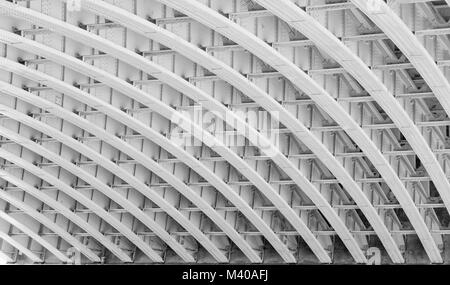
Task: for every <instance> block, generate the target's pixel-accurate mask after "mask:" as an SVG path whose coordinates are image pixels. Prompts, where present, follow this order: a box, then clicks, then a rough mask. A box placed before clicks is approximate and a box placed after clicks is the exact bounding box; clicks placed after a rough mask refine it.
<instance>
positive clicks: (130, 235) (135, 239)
mask: <svg viewBox="0 0 450 285" xmlns="http://www.w3.org/2000/svg"><path fill="white" fill-rule="evenodd" d="M0 157H1V158H3V159H6V160H8V161H10V162H12V163H13V164H15V165H17V166H19V167H21V168H22V169H24V170H26V171H28V172H30V173H31V174H33V175H34V176H36V177H38V178H40V179H42V180H45V181H47V182H48V183H49V184H50V185H53V186H55V187H57V188H58V189H59V190H61V191H62V192H64V193H65V194H67V195H68V196H70V197H72V198H73V199H75V200H76V201H78V202H79V203H81V204H82V205H84V206H85V207H87V208H88V209H91V210H92V211H93V212H94V213H95V214H96V215H97V216H99V217H100V218H102V219H103V220H104V221H105V222H107V223H108V224H110V225H111V226H112V227H114V228H116V229H117V230H118V231H119V232H120V233H122V234H123V235H124V236H125V237H126V238H127V239H128V240H130V241H131V242H132V243H134V244H135V245H136V246H137V247H138V248H139V249H140V250H142V252H143V253H144V254H146V255H147V256H148V257H149V258H151V259H152V260H155V261H157V262H162V259H161V257H160V256H159V255H158V254H157V253H156V252H155V251H154V250H153V249H152V248H151V247H150V246H149V245H148V244H146V243H145V242H144V241H143V240H142V239H141V238H140V237H139V236H137V235H136V234H135V233H134V232H133V231H132V230H131V229H129V228H127V227H126V226H124V225H123V224H122V223H121V222H120V221H119V220H117V219H116V218H114V217H113V216H112V215H111V214H110V213H108V212H107V211H105V209H103V208H102V207H100V206H99V205H97V204H96V203H95V202H93V201H92V200H90V199H89V198H87V197H86V196H84V195H83V194H81V193H80V192H78V191H76V190H75V189H73V188H72V187H70V186H68V185H67V184H66V183H64V182H62V181H61V180H59V179H58V178H56V177H54V176H52V175H51V174H49V173H47V172H45V171H44V170H43V169H41V168H39V167H37V166H35V165H33V164H32V163H30V162H28V161H26V160H24V159H21V158H20V157H17V156H16V155H14V154H12V153H10V152H7V151H5V150H3V149H0ZM36 193H37V192H36ZM42 195H45V194H42V193H41V196H42ZM41 196H39V197H36V198H38V199H40V198H41ZM46 199H51V198H47V197H46ZM67 218H68V219H69V217H67ZM85 224H87V223H85ZM97 236H99V234H98V233H97ZM99 241H100V240H99ZM100 242H101V241H100ZM116 251H117V250H116ZM124 256H126V258H125V261H126V262H131V259H130V257H129V256H128V255H124V254H123V253H121V255H120V256H118V257H119V258H124Z"/></svg>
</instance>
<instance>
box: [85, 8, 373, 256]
mask: <svg viewBox="0 0 450 285" xmlns="http://www.w3.org/2000/svg"><path fill="white" fill-rule="evenodd" d="M81 4H82V7H84V8H86V9H88V10H90V11H92V12H95V13H97V14H100V15H102V16H104V17H105V18H108V19H110V20H113V21H115V22H116V23H119V24H121V25H123V26H125V27H127V28H129V29H131V30H134V31H136V32H138V33H141V34H142V35H144V36H146V37H149V38H151V39H154V40H157V41H158V42H160V43H162V44H164V46H167V47H169V48H171V49H172V50H174V51H177V52H179V53H180V54H182V55H184V56H186V57H187V58H189V59H191V60H193V61H195V62H196V63H198V64H201V65H202V66H204V67H205V68H207V69H209V70H211V71H213V72H214V73H215V74H217V76H218V77H219V78H221V79H223V80H225V81H227V82H228V83H230V84H231V85H233V86H235V87H236V88H237V89H239V90H241V91H242V92H243V93H244V94H245V95H246V96H248V97H250V98H252V99H253V100H254V101H255V102H257V103H258V104H260V105H261V106H263V107H264V108H265V109H266V110H269V111H270V112H277V113H278V117H279V120H280V122H281V123H283V124H284V125H286V126H287V127H288V129H289V130H291V131H292V133H293V134H294V135H295V136H296V137H297V138H299V139H300V140H301V141H302V142H303V143H305V145H306V146H307V147H308V148H310V149H311V150H312V151H313V152H314V153H316V154H317V155H318V157H319V158H320V159H321V160H322V162H323V163H324V164H325V165H327V166H328V167H330V164H331V168H332V169H333V171H334V174H335V175H336V176H337V177H338V178H339V179H340V181H341V182H342V183H343V184H344V186H345V187H347V188H349V189H352V190H351V194H352V195H353V197H356V199H355V200H356V201H358V203H360V204H362V205H368V204H370V203H369V202H368V201H367V198H366V197H364V194H362V191H361V189H360V188H359V187H358V186H357V185H356V184H355V182H354V181H353V179H352V178H351V177H350V175H349V174H348V173H347V172H346V170H345V169H344V168H343V167H342V165H340V164H339V162H338V161H337V160H336V159H335V157H334V156H333V155H332V154H331V153H330V152H329V151H328V149H327V148H326V147H325V146H324V145H323V143H322V142H321V141H320V140H318V139H316V138H315V137H314V135H313V134H312V133H311V132H309V131H308V129H307V128H306V127H305V126H304V125H303V124H301V123H300V122H299V121H298V120H297V119H296V118H295V117H294V116H293V115H292V114H290V113H289V112H288V111H287V110H286V109H284V108H283V107H282V106H281V105H280V104H278V103H277V102H276V101H275V100H274V99H273V98H271V97H270V96H269V95H268V94H267V93H265V92H263V91H262V90H261V89H259V88H258V87H257V86H256V85H254V84H253V83H251V82H250V81H249V80H248V79H247V78H245V77H244V76H242V75H241V74H240V73H239V72H237V71H235V70H234V69H233V68H231V67H230V66H228V65H226V64H224V63H223V62H221V61H220V60H218V59H216V58H214V57H213V56H211V55H209V54H208V53H207V52H205V51H203V50H201V49H200V48H197V47H195V46H194V45H192V44H190V43H189V42H187V41H185V40H183V39H182V38H180V37H179V36H177V35H175V34H173V33H170V32H169V31H167V30H165V29H162V28H160V27H158V26H157V25H155V24H152V23H150V22H148V21H146V20H144V19H142V18H139V17H137V16H135V15H133V14H131V13H128V12H126V11H125V10H123V9H120V8H117V7H115V6H113V5H109V4H107V3H105V2H99V1H91V0H88V1H82V2H81ZM299 130H301V131H299ZM370 214H372V215H374V214H375V215H376V212H375V211H372V212H371V213H370ZM380 222H381V220H380ZM346 245H347V246H348V247H349V250H350V252H352V254H353V256H354V257H355V260H357V261H358V262H364V260H365V257H364V256H363V254H362V252H361V250H360V249H359V248H358V247H357V244H355V243H354V242H347V244H346Z"/></svg>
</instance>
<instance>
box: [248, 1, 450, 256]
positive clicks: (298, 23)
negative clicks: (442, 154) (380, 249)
mask: <svg viewBox="0 0 450 285" xmlns="http://www.w3.org/2000/svg"><path fill="white" fill-rule="evenodd" d="M256 2H258V3H259V4H260V5H262V6H264V7H265V8H267V9H268V10H269V11H271V12H272V13H273V14H274V15H276V16H277V17H279V18H280V19H282V20H283V21H285V22H286V23H288V24H289V25H290V26H292V27H293V28H295V29H296V30H298V31H299V32H301V33H302V34H303V35H305V36H306V37H308V38H309V39H310V40H312V41H313V42H314V43H315V44H316V45H317V46H318V47H319V48H320V49H322V50H323V51H325V52H326V53H327V54H328V55H330V56H331V57H333V59H334V60H336V61H337V62H338V63H339V64H341V65H342V66H343V67H344V68H345V70H346V71H348V72H349V73H350V74H351V75H352V76H353V77H354V78H355V79H357V80H358V82H359V83H360V84H361V86H363V87H364V88H365V89H366V90H367V91H368V92H369V94H371V95H373V97H374V99H375V100H376V101H377V102H378V104H379V105H380V106H382V107H383V108H385V107H387V106H390V107H391V108H392V109H390V110H392V111H391V112H390V113H389V115H391V114H393V112H394V106H397V107H396V109H398V111H397V112H395V113H396V115H397V116H401V114H402V113H403V118H405V117H406V116H407V114H406V113H405V112H404V110H403V109H402V108H401V105H400V104H399V103H398V102H396V99H395V98H394V97H393V96H392V95H391V94H389V92H388V90H387V89H386V87H385V85H384V84H383V83H382V82H381V81H380V80H379V79H378V77H377V76H376V75H375V74H374V73H373V72H372V71H371V70H370V69H369V68H368V67H367V66H366V65H365V64H364V62H363V61H362V60H361V59H360V58H359V57H358V56H357V55H355V54H354V53H353V52H352V51H351V50H350V49H349V48H348V47H346V46H345V45H344V44H343V43H342V42H341V41H340V40H339V39H337V38H336V37H335V36H334V35H333V34H332V33H331V32H329V31H328V30H327V29H326V28H324V27H323V26H322V25H321V24H320V23H319V22H317V21H316V20H315V19H314V18H313V17H311V16H309V15H308V14H307V13H306V12H305V11H304V10H302V9H301V8H299V7H297V6H296V5H295V4H294V3H292V2H290V1H287V0H280V1H277V2H276V3H275V2H272V1H268V0H256ZM433 64H434V63H433ZM444 80H445V81H447V80H446V79H445V78H444ZM449 87H450V85H449ZM375 90H377V91H375ZM372 93H374V94H372ZM388 100H389V101H388ZM449 102H450V101H449ZM394 103H395V104H394ZM394 121H395V120H394ZM396 122H398V123H397V125H400V126H405V127H406V128H412V127H413V126H414V124H413V123H412V122H411V121H410V122H409V123H410V126H411V127H407V125H405V123H404V122H408V121H407V120H401V121H400V120H397V121H396ZM416 136H419V137H418V138H416ZM421 137H422V136H420V132H419V131H418V130H416V134H415V135H414V136H413V138H415V140H416V141H420V139H419V138H421ZM410 138H411V137H409V139H410ZM408 141H410V140H408ZM410 142H411V141H410ZM418 145H420V146H421V147H419V150H422V148H425V150H424V151H423V153H425V154H426V153H427V150H426V149H428V150H429V151H430V153H431V150H430V149H429V147H428V145H427V144H426V143H425V141H422V142H419V143H416V144H415V146H416V148H415V149H414V150H416V149H417V146H418ZM363 150H364V149H363ZM378 152H379V151H378ZM366 153H367V154H369V155H370V156H369V158H370V159H371V160H372V162H373V164H374V165H375V166H376V167H377V169H378V170H379V172H380V174H381V175H382V176H383V177H394V176H393V174H392V171H393V170H392V169H391V168H390V167H389V166H388V164H387V163H388V162H387V161H386V160H385V159H384V158H383V157H382V156H381V155H379V156H377V155H376V154H373V153H372V152H371V151H367V152H366ZM431 156H432V157H434V156H433V154H432V153H431ZM422 157H423V156H422ZM422 157H421V158H422ZM426 157H427V159H428V160H430V159H431V158H430V157H429V155H428V156H426ZM436 163H437V161H436ZM383 164H384V166H381V165H383ZM380 166H381V167H380ZM436 167H438V168H439V165H438V164H436V165H434V166H433V167H431V168H432V169H435V168H436ZM389 170H391V171H389ZM427 170H428V168H427ZM442 174H443V173H442ZM444 178H445V177H444ZM435 179H437V178H436V177H435ZM435 179H434V180H435ZM439 179H442V177H441V178H439ZM445 179H446V178H445ZM434 180H433V182H434ZM387 183H388V182H387ZM388 185H389V186H390V188H391V190H392V192H393V193H394V195H395V196H396V197H397V199H398V201H399V203H400V204H401V205H402V208H403V209H404V210H405V213H406V215H407V216H408V218H409V220H410V221H411V223H412V225H413V227H414V228H415V229H416V232H417V234H418V236H419V238H420V240H421V242H422V244H423V246H424V248H425V250H426V251H427V253H428V256H429V258H430V260H431V261H432V262H441V256H440V253H439V249H438V247H437V245H436V243H435V242H434V240H433V237H432V235H431V233H430V230H429V229H428V227H427V226H426V224H425V221H424V219H423V218H422V216H421V214H420V213H419V211H418V209H417V208H416V206H415V205H414V201H413V200H412V198H411V197H410V195H409V194H408V192H407V191H406V189H405V188H404V186H403V183H402V182H401V181H400V180H399V179H394V180H392V181H391V182H390V183H388ZM447 189H448V188H447Z"/></svg>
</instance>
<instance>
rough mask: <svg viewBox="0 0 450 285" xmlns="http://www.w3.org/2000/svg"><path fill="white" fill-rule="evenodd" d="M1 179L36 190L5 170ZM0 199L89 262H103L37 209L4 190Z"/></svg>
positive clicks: (0, 175) (0, 192)
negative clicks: (67, 244) (41, 226)
mask: <svg viewBox="0 0 450 285" xmlns="http://www.w3.org/2000/svg"><path fill="white" fill-rule="evenodd" d="M0 177H1V178H3V177H5V178H11V180H8V181H9V182H10V183H12V184H14V185H16V186H17V187H20V188H21V189H23V188H22V187H21V186H24V187H25V188H28V187H31V188H34V187H32V186H31V185H29V184H25V183H23V181H21V180H19V179H16V178H15V177H13V176H12V175H11V174H9V173H7V172H6V171H3V170H0ZM5 180H6V179H5ZM13 181H15V182H17V184H19V185H17V184H15V182H13ZM0 199H2V200H4V201H6V202H8V203H10V204H11V205H13V206H14V207H16V208H18V209H20V210H22V211H24V212H25V213H26V214H27V215H29V216H30V217H32V218H33V219H35V220H36V221H38V222H39V223H41V224H42V225H44V226H45V227H47V228H49V229H50V230H52V231H53V232H54V233H55V234H57V235H58V236H60V237H61V238H62V239H64V240H65V241H67V242H68V243H69V244H71V245H72V246H73V247H74V248H76V249H77V250H79V251H80V252H81V253H82V254H83V255H84V256H86V257H87V258H89V260H91V261H93V262H100V261H101V260H100V258H99V257H98V256H97V255H96V254H95V253H94V252H93V251H92V250H90V249H89V248H88V247H87V246H86V245H84V244H82V243H81V242H80V241H79V240H78V239H77V238H75V237H74V236H72V235H71V234H69V233H68V232H67V231H66V230H65V229H63V228H61V227H60V226H58V225H57V224H55V223H54V222H53V221H51V220H50V219H49V218H47V217H46V216H45V215H43V214H41V213H40V212H38V211H36V210H35V209H33V208H32V207H30V206H29V205H27V204H26V203H24V202H23V201H20V200H18V199H17V198H15V197H13V196H12V195H10V194H8V193H7V192H6V191H4V190H1V191H0Z"/></svg>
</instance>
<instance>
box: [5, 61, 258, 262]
mask: <svg viewBox="0 0 450 285" xmlns="http://www.w3.org/2000/svg"><path fill="white" fill-rule="evenodd" d="M1 61H2V60H1V59H0V62H1ZM0 65H1V63H0ZM0 92H1V93H5V94H7V95H9V96H12V97H15V98H18V99H20V100H22V101H25V102H27V103H30V104H32V105H34V106H37V107H39V108H41V109H43V110H46V111H47V112H49V113H51V114H53V115H55V116H57V117H59V118H61V119H64V120H66V121H67V122H70V123H71V124H73V125H75V126H77V127H79V128H81V129H84V130H86V131H87V132H88V133H90V134H92V135H94V136H96V137H97V138H99V139H101V140H103V141H105V142H106V143H107V144H109V145H111V146H113V147H115V148H116V149H118V150H120V151H122V152H123V153H125V154H126V155H128V156H129V157H131V158H132V159H134V160H136V161H137V162H139V163H140V164H142V165H143V166H144V167H146V168H147V169H149V170H150V171H151V172H153V173H155V174H157V175H158V176H159V177H161V178H162V179H163V180H164V181H167V183H169V184H170V185H172V186H173V187H174V188H175V189H176V190H177V191H178V192H180V193H181V194H182V195H184V196H185V197H186V198H187V199H189V200H190V201H191V202H192V203H193V204H194V205H195V206H197V207H198V208H199V209H201V210H202V211H203V212H204V213H205V214H206V215H207V216H208V217H209V218H210V219H211V220H212V221H213V222H214V223H216V224H217V226H218V227H219V228H221V229H222V230H223V231H224V232H225V233H226V234H227V236H228V237H229V238H230V239H231V240H233V241H234V242H235V243H236V245H237V246H238V247H239V248H240V249H241V250H242V252H244V253H245V254H246V256H248V258H249V260H250V261H252V262H261V258H260V257H259V256H258V254H257V253H256V252H255V251H254V250H253V249H252V248H251V247H250V245H249V244H248V243H247V242H246V241H245V240H244V238H243V237H242V236H241V235H240V234H239V233H238V232H237V231H236V230H235V229H234V228H233V227H232V226H231V225H230V224H229V223H228V222H227V221H225V219H224V218H223V217H222V216H221V215H220V214H219V213H218V212H216V211H215V210H214V209H213V208H212V207H211V205H209V204H208V203H207V202H206V201H205V200H203V199H202V198H201V196H199V195H198V194H197V193H195V192H194V191H192V190H191V189H190V188H189V187H188V186H187V185H186V184H185V183H184V182H182V181H181V180H180V179H178V178H177V177H176V176H175V175H173V174H172V173H170V172H169V171H168V170H166V169H165V168H163V167H162V166H161V165H159V164H158V163H157V162H155V161H154V160H152V159H150V158H148V157H147V156H145V155H144V154H143V153H142V152H141V151H139V150H137V149H136V148H134V147H133V146H131V145H129V144H127V143H126V142H124V141H123V140H121V139H119V138H118V137H117V136H114V135H112V134H110V133H108V132H106V131H104V130H103V129H102V128H99V127H97V126H96V125H95V124H92V122H91V121H88V120H86V119H83V118H81V117H79V116H78V115H75V114H74V113H73V112H70V111H68V110H66V109H64V108H62V107H60V106H58V105H56V104H53V103H50V102H49V101H47V100H45V99H43V98H41V97H39V96H35V95H33V94H31V93H29V92H26V91H24V90H22V89H20V88H17V87H15V86H13V85H10V84H7V83H4V82H1V81H0ZM86 95H87V94H86ZM87 96H89V95H87ZM91 97H92V96H91ZM74 99H76V100H80V101H82V100H81V98H79V97H74ZM94 101H96V100H94ZM97 103H100V102H97ZM91 106H98V105H97V104H94V105H92V104H91ZM75 199H77V200H78V198H75ZM80 202H81V203H83V202H82V201H80ZM141 242H142V241H141ZM141 247H142V246H140V248H141ZM147 247H148V245H147ZM146 252H147V251H146ZM154 256H155V255H153V256H152V258H154ZM158 258H159V256H158Z"/></svg>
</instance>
